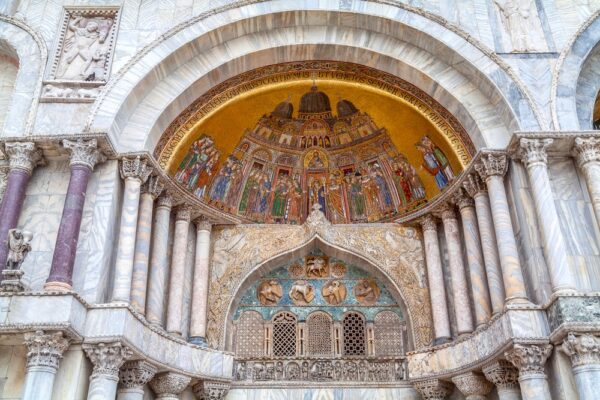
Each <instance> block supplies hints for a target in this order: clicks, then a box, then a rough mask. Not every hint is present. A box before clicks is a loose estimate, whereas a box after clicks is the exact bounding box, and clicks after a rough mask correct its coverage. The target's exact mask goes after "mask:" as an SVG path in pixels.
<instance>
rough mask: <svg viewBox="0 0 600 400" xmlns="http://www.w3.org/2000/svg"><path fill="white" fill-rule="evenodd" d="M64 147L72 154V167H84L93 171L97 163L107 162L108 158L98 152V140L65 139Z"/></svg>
mask: <svg viewBox="0 0 600 400" xmlns="http://www.w3.org/2000/svg"><path fill="white" fill-rule="evenodd" d="M63 147H64V148H65V149H67V150H68V151H69V153H71V166H73V165H83V166H85V167H88V168H89V169H91V170H93V169H94V167H95V166H96V164H97V163H100V162H104V161H105V160H106V157H105V156H104V155H103V154H102V153H101V152H100V151H99V150H98V142H97V140H96V139H90V140H83V139H77V140H67V139H65V140H63Z"/></svg>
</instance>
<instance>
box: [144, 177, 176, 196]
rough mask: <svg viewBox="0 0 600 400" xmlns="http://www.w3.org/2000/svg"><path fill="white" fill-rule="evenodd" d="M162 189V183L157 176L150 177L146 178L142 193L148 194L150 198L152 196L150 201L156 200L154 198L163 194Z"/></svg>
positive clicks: (163, 186)
mask: <svg viewBox="0 0 600 400" xmlns="http://www.w3.org/2000/svg"><path fill="white" fill-rule="evenodd" d="M164 188H165V185H164V183H163V181H162V180H161V179H160V178H159V177H158V176H156V175H152V176H151V177H150V178H148V182H146V184H145V185H144V186H142V193H148V194H149V195H150V196H152V199H154V200H156V198H157V197H158V196H160V194H161V193H162V192H163V190H164ZM169 201H170V199H169Z"/></svg>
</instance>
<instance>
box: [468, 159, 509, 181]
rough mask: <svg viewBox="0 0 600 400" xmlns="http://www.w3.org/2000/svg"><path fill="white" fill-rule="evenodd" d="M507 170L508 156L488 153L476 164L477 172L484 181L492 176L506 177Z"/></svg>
mask: <svg viewBox="0 0 600 400" xmlns="http://www.w3.org/2000/svg"><path fill="white" fill-rule="evenodd" d="M507 169H508V162H507V157H506V154H494V153H487V154H484V155H482V156H481V158H480V159H479V162H478V163H477V164H475V170H476V171H477V173H478V174H479V176H480V177H481V179H483V180H484V181H485V180H486V179H487V178H488V177H490V176H504V175H505V174H506V171H507Z"/></svg>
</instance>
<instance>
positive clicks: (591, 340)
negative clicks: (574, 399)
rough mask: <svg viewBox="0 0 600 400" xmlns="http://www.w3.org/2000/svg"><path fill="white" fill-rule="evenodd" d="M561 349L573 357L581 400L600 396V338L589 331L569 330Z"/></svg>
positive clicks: (574, 373)
mask: <svg viewBox="0 0 600 400" xmlns="http://www.w3.org/2000/svg"><path fill="white" fill-rule="evenodd" d="M561 350H562V351H563V352H565V353H566V354H567V355H568V356H569V357H571V363H572V364H573V376H574V377H575V384H576V385H577V393H578V394H579V400H595V399H597V398H598V387H597V386H596V385H598V384H599V383H600V338H598V336H594V335H592V334H589V333H584V334H580V335H579V334H575V333H573V332H569V334H568V335H567V338H566V339H565V341H564V342H563V344H562V346H561Z"/></svg>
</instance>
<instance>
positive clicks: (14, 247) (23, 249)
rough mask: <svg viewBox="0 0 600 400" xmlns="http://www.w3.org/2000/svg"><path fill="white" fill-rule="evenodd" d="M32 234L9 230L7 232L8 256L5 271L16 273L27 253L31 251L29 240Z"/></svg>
mask: <svg viewBox="0 0 600 400" xmlns="http://www.w3.org/2000/svg"><path fill="white" fill-rule="evenodd" d="M32 238H33V234H32V233H31V232H29V231H22V230H20V229H11V230H9V231H8V256H7V259H6V269H8V270H11V271H17V270H20V269H21V264H23V261H24V260H25V257H26V256H27V253H29V252H30V251H31V244H30V243H31V239H32Z"/></svg>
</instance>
